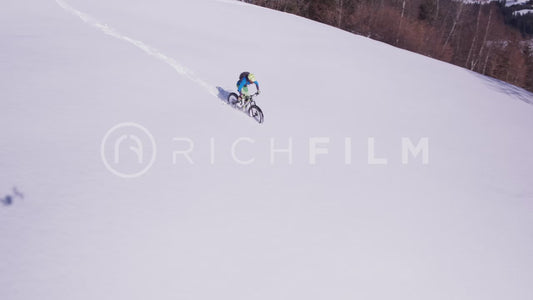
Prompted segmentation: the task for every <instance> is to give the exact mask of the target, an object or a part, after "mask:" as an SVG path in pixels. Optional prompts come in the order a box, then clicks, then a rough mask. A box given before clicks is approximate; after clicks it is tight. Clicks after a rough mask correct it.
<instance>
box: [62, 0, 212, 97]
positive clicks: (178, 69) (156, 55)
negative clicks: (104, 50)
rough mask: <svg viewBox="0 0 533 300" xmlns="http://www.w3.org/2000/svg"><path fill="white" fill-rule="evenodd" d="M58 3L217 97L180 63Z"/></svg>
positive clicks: (91, 24) (84, 14)
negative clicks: (163, 63)
mask: <svg viewBox="0 0 533 300" xmlns="http://www.w3.org/2000/svg"><path fill="white" fill-rule="evenodd" d="M56 3H57V4H58V5H59V6H60V7H61V8H63V9H64V10H66V11H67V12H69V13H71V14H73V15H75V16H78V17H79V18H80V19H81V20H82V21H83V22H85V23H87V24H89V25H90V26H92V27H95V28H97V29H99V30H101V31H102V32H103V33H105V34H107V35H109V36H112V37H114V38H116V39H119V40H123V41H125V42H128V43H130V44H132V45H133V46H135V47H137V48H139V49H141V50H142V51H144V52H145V53H146V54H148V55H150V56H152V57H154V58H156V59H159V60H162V61H163V62H165V63H166V64H168V65H169V66H171V67H172V68H173V69H174V70H176V72H178V73H179V74H180V75H182V76H185V77H187V78H188V79H190V80H191V81H193V82H194V83H196V84H198V85H200V86H201V87H203V88H204V89H206V90H207V91H208V92H209V93H210V94H211V95H213V96H215V97H217V95H218V91H217V89H216V88H214V87H213V86H211V85H210V84H208V83H207V82H205V81H203V80H202V79H200V78H198V77H197V76H195V75H194V73H193V72H192V71H191V70H189V69H187V68H186V67H184V66H183V65H181V64H180V63H179V62H177V61H176V60H175V59H173V58H172V57H168V56H166V55H165V54H163V53H161V52H159V51H158V50H157V49H155V48H153V47H151V46H149V45H147V44H145V43H143V42H142V41H139V40H136V39H133V38H130V37H128V36H126V35H123V34H121V33H120V32H118V31H117V30H116V29H114V28H112V27H109V26H108V25H107V24H102V23H100V22H99V21H97V20H96V19H95V18H93V17H91V16H90V15H88V14H86V13H83V12H81V11H79V10H77V9H75V8H74V7H72V6H70V5H68V4H67V3H66V2H64V1H63V0H56Z"/></svg>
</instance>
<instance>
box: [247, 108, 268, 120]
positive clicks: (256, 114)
mask: <svg viewBox="0 0 533 300" xmlns="http://www.w3.org/2000/svg"><path fill="white" fill-rule="evenodd" d="M248 115H250V117H252V118H254V120H256V121H257V123H259V124H261V123H263V122H264V121H265V117H264V116H263V111H262V110H261V109H260V108H259V106H257V105H252V106H250V109H248Z"/></svg>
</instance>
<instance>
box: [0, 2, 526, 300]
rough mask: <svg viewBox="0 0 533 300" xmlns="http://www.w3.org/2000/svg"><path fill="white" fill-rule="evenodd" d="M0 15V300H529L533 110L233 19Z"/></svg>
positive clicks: (378, 56) (153, 6) (208, 13)
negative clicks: (142, 169)
mask: <svg viewBox="0 0 533 300" xmlns="http://www.w3.org/2000/svg"><path fill="white" fill-rule="evenodd" d="M4 2H5V3H4V4H3V8H2V10H0V24H1V26H0V41H1V45H2V51H0V79H1V80H0V91H1V93H2V94H1V95H2V100H1V101H0V111H1V112H2V117H1V118H0V128H3V129H2V130H1V131H0V198H2V199H5V198H4V197H6V196H8V195H12V196H13V197H12V199H13V201H12V203H11V204H10V205H2V206H0V221H1V224H2V226H0V247H1V249H2V251H1V252H0V253H1V255H2V259H1V260H0V298H1V299H147V298H151V299H215V298H216V299H269V300H271V299H357V298H364V299H409V300H412V299H446V300H448V299H469V300H471V299H483V300H487V299H531V298H533V287H532V286H531V284H530V283H531V278H532V277H533V271H532V270H533V257H532V255H531V253H533V226H532V225H533V185H532V184H531V182H532V180H531V178H532V177H531V171H532V170H533V155H532V154H533V140H532V139H531V131H532V129H533V106H532V105H531V104H530V103H532V102H533V101H532V99H533V97H532V96H531V94H530V93H528V92H525V91H523V90H521V89H519V88H516V87H513V86H510V85H508V84H505V83H502V82H500V81H497V80H493V79H490V78H486V77H483V76H480V75H478V74H475V73H472V72H469V71H467V70H464V69H461V68H458V67H456V66H452V65H449V64H445V63H442V62H438V61H436V60H432V59H430V58H427V57H423V56H420V55H417V54H414V53H410V52H407V51H404V50H399V49H396V48H393V47H391V46H388V45H385V44H382V43H379V42H375V41H372V40H370V39H367V38H364V37H360V36H355V35H352V34H349V33H347V32H343V31H340V30H337V29H335V28H332V27H329V26H325V25H322V24H319V23H315V22H312V21H309V20H306V19H303V18H299V17H296V16H292V15H289V14H284V13H279V12H275V11H272V10H267V9H263V8H259V7H254V6H250V5H247V4H244V3H242V2H236V1H214V0H201V1H200V0H197V1H186V0H179V1H169V0H155V1H141V0H137V1H131V0H130V1H124V0H115V1H112V2H111V3H110V2H108V1H102V0H96V1H90V2H84V1H81V0H70V1H68V2H67V1H62V0H57V1H52V0H48V1H15V0H7V1H4ZM245 70H247V71H252V72H254V73H255V74H256V76H257V78H258V80H259V82H260V84H261V90H262V94H261V95H260V96H259V98H258V104H259V105H260V106H261V107H262V109H263V111H264V112H265V123H264V124H262V125H258V124H256V123H254V121H253V120H252V119H250V118H247V117H246V116H245V115H244V114H242V113H239V112H237V111H235V110H233V109H231V107H229V106H227V105H225V104H224V103H223V101H221V99H220V97H219V93H221V94H224V93H227V92H229V91H232V90H234V83H235V81H236V80H237V76H238V74H239V73H240V72H241V71H245ZM123 122H135V123H137V124H140V125H142V126H144V127H145V128H146V129H147V130H148V131H149V132H150V133H151V135H152V136H153V138H154V141H155V144H156V148H157V155H156V158H155V160H154V164H153V166H152V168H150V169H149V170H147V172H146V173H145V174H144V175H143V176H141V177H139V178H134V179H124V178H120V177H118V176H115V175H114V174H113V173H111V172H110V171H109V170H108V169H107V168H106V166H105V164H104V163H103V160H102V157H101V155H100V154H101V151H102V139H103V138H104V136H105V135H106V133H107V132H108V130H109V129H110V128H112V127H113V126H115V125H117V124H119V123H123ZM122 133H124V134H126V137H127V136H128V133H127V132H121V133H118V135H117V136H120V134H122ZM135 134H137V135H139V136H140V135H142V131H137V132H135ZM110 136H111V135H110ZM115 137H116V136H115ZM326 138H327V139H326ZM346 138H350V140H351V150H350V151H347V150H346V149H347V148H346V144H345V139H346ZM402 138H408V139H409V140H411V141H412V142H413V143H415V144H416V143H417V142H418V141H420V140H421V139H424V138H426V139H427V141H428V157H429V158H428V163H427V164H424V163H423V161H422V155H420V156H418V157H416V158H413V157H410V158H409V163H408V164H403V163H402ZM328 140H329V144H326V143H324V142H325V141H328ZM369 140H371V141H373V142H374V146H375V148H374V151H369ZM313 141H314V142H317V141H319V142H322V143H318V144H317V149H318V148H320V149H323V148H327V149H328V153H327V154H317V156H316V164H314V165H313V164H311V163H310V160H311V159H310V152H313V151H310V149H309V148H310V143H312V142H313ZM144 142H146V141H144ZM271 142H272V143H274V146H273V147H274V148H276V149H283V148H288V147H289V145H290V143H292V156H291V154H289V153H287V152H280V153H277V152H275V153H272V152H273V151H271V147H272V146H271ZM191 144H193V147H194V148H193V149H192V151H191V152H190V153H189V158H190V160H192V161H193V162H194V164H190V161H189V158H187V157H186V156H184V155H182V154H176V152H180V151H184V150H186V149H187V148H188V147H189V146H191ZM146 145H147V148H146V149H145V150H146V152H147V154H148V152H151V151H152V150H154V149H152V148H150V147H149V144H146ZM128 146H129V147H130V148H127V149H132V150H134V149H136V148H135V147H134V146H135V145H133V144H128ZM232 146H234V147H232ZM131 147H133V148H131ZM232 149H233V150H235V151H234V152H235V153H234V155H233V156H232ZM103 152H104V154H106V155H107V154H110V153H111V152H109V151H107V150H105V151H103ZM125 153H129V156H128V154H125V156H124V157H123V158H122V157H121V158H122V159H123V160H122V164H121V165H120V167H121V168H125V170H126V171H128V170H129V169H128V168H135V167H137V164H136V161H135V155H133V154H132V153H135V152H132V151H125ZM347 153H349V154H351V155H348V156H349V157H350V159H351V164H347V163H346V161H347ZM369 153H370V154H369ZM272 155H274V163H271V159H272ZM369 155H370V156H374V157H373V158H374V159H387V164H385V165H380V164H377V165H376V164H369V163H368V161H369ZM236 158H237V159H236ZM252 159H253V163H251V164H249V165H242V164H240V163H239V161H248V160H252ZM289 160H292V164H291V163H289ZM110 161H111V159H110ZM374 162H383V161H380V160H377V161H376V160H374ZM112 163H113V162H111V164H112ZM15 187H16V190H17V191H19V193H21V194H23V197H19V196H17V195H16V193H15V190H14V188H15ZM2 203H5V202H2Z"/></svg>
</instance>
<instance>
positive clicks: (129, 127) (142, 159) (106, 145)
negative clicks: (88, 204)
mask: <svg viewBox="0 0 533 300" xmlns="http://www.w3.org/2000/svg"><path fill="white" fill-rule="evenodd" d="M156 152H157V150H156V145H155V140H154V137H153V136H152V134H151V133H150V132H149V131H148V129H146V128H145V127H143V126H141V125H139V124H137V123H133V122H125V123H120V124H117V125H115V126H113V127H112V128H111V129H109V130H108V131H107V133H106V134H105V136H104V138H103V139H102V144H101V146H100V154H101V156H102V161H103V162H104V165H105V167H106V168H107V169H108V170H109V171H110V172H111V173H113V174H115V175H117V176H119V177H122V178H136V177H140V176H142V175H144V174H145V173H146V172H148V170H149V169H150V168H151V167H152V165H153V164H154V162H155V158H156Z"/></svg>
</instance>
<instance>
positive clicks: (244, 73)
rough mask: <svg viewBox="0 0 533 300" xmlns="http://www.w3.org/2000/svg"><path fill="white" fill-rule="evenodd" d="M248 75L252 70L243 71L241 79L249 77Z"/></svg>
mask: <svg viewBox="0 0 533 300" xmlns="http://www.w3.org/2000/svg"><path fill="white" fill-rule="evenodd" d="M248 75H250V72H242V73H241V75H239V81H241V80H242V79H243V78H245V77H246V78H248Z"/></svg>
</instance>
